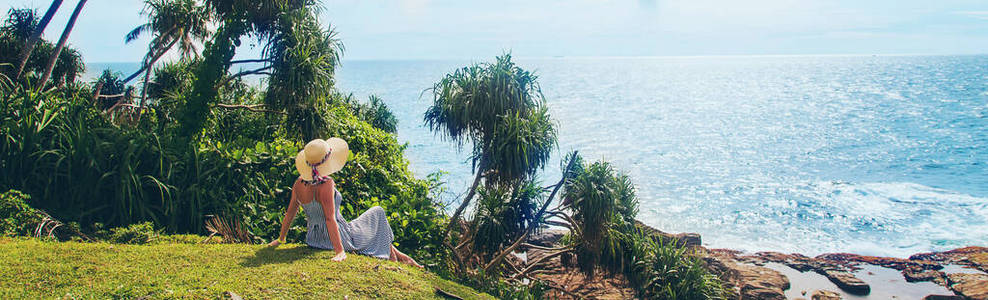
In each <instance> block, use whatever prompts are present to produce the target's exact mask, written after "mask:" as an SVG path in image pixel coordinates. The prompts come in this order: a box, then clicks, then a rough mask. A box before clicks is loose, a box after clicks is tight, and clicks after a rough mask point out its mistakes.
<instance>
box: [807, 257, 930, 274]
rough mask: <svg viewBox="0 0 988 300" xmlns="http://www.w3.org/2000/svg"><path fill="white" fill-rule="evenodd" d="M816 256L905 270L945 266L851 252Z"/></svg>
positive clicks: (837, 261) (925, 261) (838, 261)
mask: <svg viewBox="0 0 988 300" xmlns="http://www.w3.org/2000/svg"><path fill="white" fill-rule="evenodd" d="M816 258H817V259H822V260H829V261H832V262H835V263H838V264H850V263H866V264H872V265H876V266H882V267H886V268H892V269H896V270H899V271H902V270H905V269H907V268H910V267H918V268H922V269H926V270H939V269H942V268H943V266H941V265H940V264H938V263H935V262H933V261H928V260H921V259H901V258H894V257H878V256H866V255H857V254H851V253H827V254H822V255H820V256H817V257H816Z"/></svg>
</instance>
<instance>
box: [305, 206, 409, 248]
mask: <svg viewBox="0 0 988 300" xmlns="http://www.w3.org/2000/svg"><path fill="white" fill-rule="evenodd" d="M335 194H336V195H335V197H333V198H334V199H333V202H334V203H336V216H335V217H336V224H337V227H339V229H340V240H341V241H342V242H343V249H344V250H346V251H347V252H354V253H358V254H364V255H368V256H373V257H377V258H380V259H388V258H389V257H390V256H391V242H393V241H394V233H393V232H391V226H390V225H388V218H387V216H386V215H385V213H384V209H383V208H381V207H380V206H375V207H371V208H370V209H368V210H367V211H365V212H364V213H363V214H361V215H360V216H359V217H357V218H356V219H353V220H352V221H349V222H347V220H346V219H343V215H342V214H340V205H341V204H343V195H340V191H335ZM302 207H303V208H305V216H306V218H305V219H306V221H307V222H308V231H307V232H306V235H305V243H306V244H308V245H309V246H310V247H315V248H320V249H330V250H332V249H333V243H332V242H331V241H330V240H329V231H327V230H326V216H325V214H323V209H322V204H320V203H319V201H316V200H313V201H311V202H309V203H306V204H302Z"/></svg>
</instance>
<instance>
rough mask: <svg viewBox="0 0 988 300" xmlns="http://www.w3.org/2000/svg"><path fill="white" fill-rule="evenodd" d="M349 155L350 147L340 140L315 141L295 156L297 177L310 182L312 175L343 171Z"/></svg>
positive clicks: (306, 145)
mask: <svg viewBox="0 0 988 300" xmlns="http://www.w3.org/2000/svg"><path fill="white" fill-rule="evenodd" d="M349 155H350V147H349V146H347V144H346V141H344V140H343V139H341V138H335V137H334V138H330V139H327V140H322V139H315V140H312V141H310V142H309V143H308V144H305V148H303V149H302V151H299V152H298V155H297V156H295V168H296V169H298V174H299V177H302V179H303V180H310V181H311V180H312V176H313V175H316V176H326V175H329V174H333V173H336V172H337V171H339V170H340V169H343V165H345V164H346V159H347V156H349ZM313 169H315V171H316V172H313Z"/></svg>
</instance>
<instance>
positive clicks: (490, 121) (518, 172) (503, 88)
mask: <svg viewBox="0 0 988 300" xmlns="http://www.w3.org/2000/svg"><path fill="white" fill-rule="evenodd" d="M537 78H538V77H537V76H536V75H535V74H534V73H531V72H529V71H526V70H524V69H522V68H520V67H518V66H517V65H515V63H514V62H512V61H511V55H510V54H505V55H503V56H500V57H498V58H497V59H496V61H495V62H493V63H481V64H476V65H473V66H468V67H465V68H461V69H458V70H456V71H454V72H453V73H451V74H448V75H446V76H445V77H444V78H443V79H442V80H440V81H439V82H438V83H436V84H435V86H433V88H432V89H431V90H432V92H433V105H432V106H431V107H430V108H429V109H428V110H427V111H426V113H425V123H426V124H427V125H428V126H429V128H430V129H431V130H432V131H434V132H436V133H437V134H441V135H442V136H444V137H445V138H448V139H450V140H452V141H455V142H456V143H457V144H458V145H460V146H462V145H463V144H464V143H470V144H471V145H472V150H471V154H470V160H471V162H472V165H473V172H474V180H473V183H472V184H471V186H470V187H469V189H468V191H467V194H466V196H465V197H464V198H463V199H461V200H460V205H459V206H458V207H457V209H456V210H455V211H454V213H453V216H452V218H451V219H450V224H449V227H448V228H447V229H446V231H445V233H444V235H443V236H444V237H445V236H447V235H449V233H451V232H452V231H453V230H454V229H456V228H459V227H460V226H461V223H460V217H461V216H462V215H463V213H464V210H465V209H466V208H467V207H468V206H469V205H470V203H471V201H472V200H473V198H474V196H475V195H476V194H477V191H478V190H481V191H482V195H481V198H482V203H480V204H479V205H478V210H477V211H476V213H474V214H473V215H474V222H473V225H474V226H471V227H468V228H467V230H466V231H465V232H461V233H460V236H461V238H460V240H459V242H458V244H457V246H455V247H453V246H452V245H450V244H449V243H447V244H446V245H447V247H449V248H453V252H454V254H455V255H454V258H457V259H459V256H458V254H456V253H457V252H458V249H461V248H464V247H466V246H467V245H471V244H472V245H473V246H474V247H473V248H474V249H477V250H485V251H484V252H489V253H486V255H484V256H486V257H488V258H491V257H493V258H492V259H491V262H496V261H499V260H500V259H501V258H503V255H501V254H499V253H503V252H499V251H497V250H499V249H500V247H502V246H504V245H505V244H512V243H511V241H512V240H514V239H515V238H519V237H520V238H522V239H523V238H524V236H526V235H527V233H528V232H530V231H531V230H534V229H535V228H537V227H538V226H539V224H538V220H539V213H542V212H544V211H545V205H548V203H549V202H551V198H552V196H550V197H549V198H547V199H544V200H543V199H542V197H541V195H538V196H537V197H536V196H534V195H533V193H529V192H527V191H529V190H530V189H528V188H526V187H528V186H531V184H532V182H531V181H532V179H534V177H535V175H536V173H537V171H538V170H539V169H541V168H542V167H543V165H544V164H545V162H546V161H548V159H549V156H550V155H551V153H552V150H553V149H554V148H555V145H556V129H555V126H554V124H553V123H552V121H551V120H550V118H549V113H548V108H547V107H546V106H545V98H544V96H543V95H542V92H541V89H540V87H539V85H538V82H537ZM482 182H483V186H482V187H481V183H482ZM557 187H558V185H557ZM553 194H555V193H553ZM538 202H541V203H538ZM537 204H541V206H542V209H541V210H539V212H538V213H536V211H535V209H536V208H537ZM480 232H483V233H480ZM494 233H496V234H494ZM495 239H496V240H497V241H493V240H495ZM495 249H497V250H495ZM487 265H490V263H488V264H487ZM488 267H489V266H488Z"/></svg>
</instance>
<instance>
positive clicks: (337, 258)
mask: <svg viewBox="0 0 988 300" xmlns="http://www.w3.org/2000/svg"><path fill="white" fill-rule="evenodd" d="M344 259H346V251H340V253H336V256H333V261H343V260H344Z"/></svg>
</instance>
